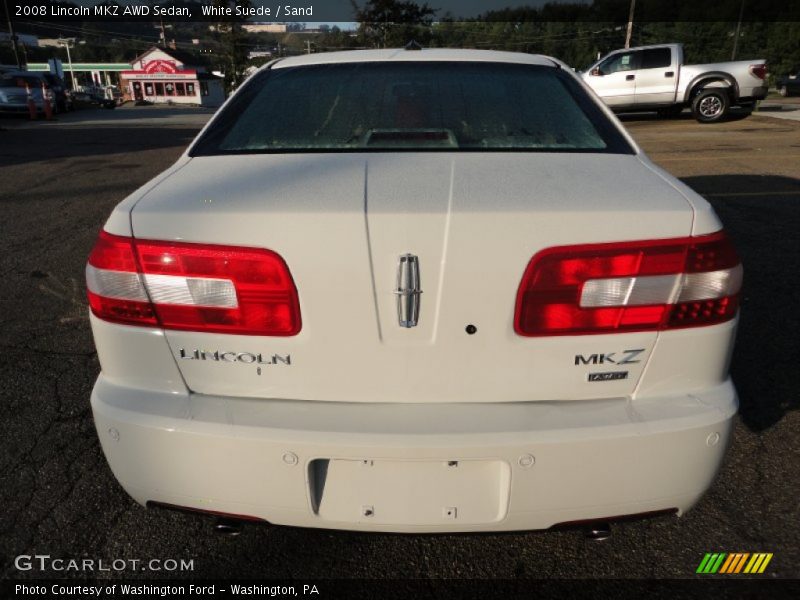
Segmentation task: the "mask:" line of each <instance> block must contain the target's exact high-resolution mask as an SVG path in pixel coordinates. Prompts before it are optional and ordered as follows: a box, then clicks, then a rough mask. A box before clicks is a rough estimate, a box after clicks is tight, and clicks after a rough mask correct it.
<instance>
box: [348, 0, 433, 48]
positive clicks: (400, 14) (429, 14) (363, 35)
mask: <svg viewBox="0 0 800 600" xmlns="http://www.w3.org/2000/svg"><path fill="white" fill-rule="evenodd" d="M350 3H351V4H352V6H353V11H354V13H355V19H356V21H358V22H359V28H358V35H359V38H360V41H361V42H362V43H364V44H365V45H367V46H373V47H376V48H389V47H395V46H404V45H406V44H407V43H408V42H409V41H411V40H412V39H414V36H415V34H416V35H417V36H420V35H422V36H425V35H429V34H430V27H429V26H430V24H431V22H432V21H433V16H434V15H435V14H436V9H433V8H431V7H429V6H428V4H427V3H425V4H422V5H421V6H420V5H419V4H416V3H414V2H410V1H408V0H405V1H403V0H367V2H366V3H365V4H364V6H363V7H360V6H359V5H358V4H357V3H356V1H355V0H350ZM417 41H420V40H417Z"/></svg>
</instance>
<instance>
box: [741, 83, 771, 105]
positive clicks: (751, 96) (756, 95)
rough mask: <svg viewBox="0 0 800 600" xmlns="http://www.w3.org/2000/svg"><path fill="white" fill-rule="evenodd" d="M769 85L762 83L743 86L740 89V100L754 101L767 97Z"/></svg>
mask: <svg viewBox="0 0 800 600" xmlns="http://www.w3.org/2000/svg"><path fill="white" fill-rule="evenodd" d="M768 92H769V87H768V86H766V85H761V86H757V87H752V88H750V87H748V88H742V89H740V90H739V102H753V101H755V100H763V99H764V98H766V97H767V93H768Z"/></svg>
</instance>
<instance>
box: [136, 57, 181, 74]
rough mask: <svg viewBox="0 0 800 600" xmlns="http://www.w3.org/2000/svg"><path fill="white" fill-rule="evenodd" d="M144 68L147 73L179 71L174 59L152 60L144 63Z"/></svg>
mask: <svg viewBox="0 0 800 600" xmlns="http://www.w3.org/2000/svg"><path fill="white" fill-rule="evenodd" d="M142 70H143V71H144V72H145V73H177V72H178V67H177V66H176V65H175V61H174V60H161V59H158V60H151V61H149V62H146V63H142Z"/></svg>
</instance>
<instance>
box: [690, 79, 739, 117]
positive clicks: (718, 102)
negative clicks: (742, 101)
mask: <svg viewBox="0 0 800 600" xmlns="http://www.w3.org/2000/svg"><path fill="white" fill-rule="evenodd" d="M729 108H730V101H729V100H728V92H726V91H725V90H723V89H716V88H712V89H709V90H703V91H702V92H700V93H699V94H697V96H695V97H694V100H692V114H693V115H694V118H695V119H697V121H698V122H700V123H716V122H718V121H721V120H722V119H723V118H724V117H725V115H727V114H728V109H729Z"/></svg>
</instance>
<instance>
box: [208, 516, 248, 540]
mask: <svg viewBox="0 0 800 600" xmlns="http://www.w3.org/2000/svg"><path fill="white" fill-rule="evenodd" d="M214 533H217V534H219V535H224V536H226V537H236V536H237V535H239V534H240V533H242V524H241V523H239V522H238V521H234V520H232V519H217V522H216V523H214Z"/></svg>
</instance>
